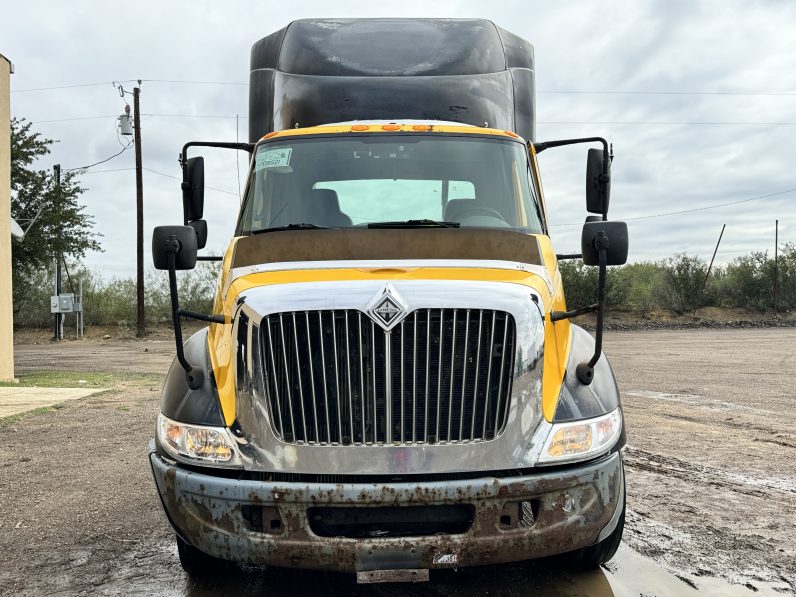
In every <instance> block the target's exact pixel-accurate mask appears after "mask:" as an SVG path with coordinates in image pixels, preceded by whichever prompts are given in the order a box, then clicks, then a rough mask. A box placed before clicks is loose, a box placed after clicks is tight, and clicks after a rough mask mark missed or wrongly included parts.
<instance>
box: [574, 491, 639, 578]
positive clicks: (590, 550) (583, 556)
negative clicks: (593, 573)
mask: <svg viewBox="0 0 796 597" xmlns="http://www.w3.org/2000/svg"><path fill="white" fill-rule="evenodd" d="M624 528H625V500H622V514H620V515H619V522H617V524H616V528H615V529H614V531H613V533H611V534H610V535H608V536H607V537H606V538H605V539H603V540H602V541H600V542H599V543H595V544H594V545H590V546H589V547H584V548H582V549H579V550H577V551H576V552H574V553H573V554H571V555H572V556H573V557H572V558H571V560H570V561H571V562H572V565H573V567H574V568H577V569H579V570H592V569H594V568H597V567H599V566H600V565H601V564H605V563H606V562H607V561H608V560H610V559H611V558H612V557H614V554H615V553H616V550H617V549H619V544H620V543H621V542H622V531H623V530H624Z"/></svg>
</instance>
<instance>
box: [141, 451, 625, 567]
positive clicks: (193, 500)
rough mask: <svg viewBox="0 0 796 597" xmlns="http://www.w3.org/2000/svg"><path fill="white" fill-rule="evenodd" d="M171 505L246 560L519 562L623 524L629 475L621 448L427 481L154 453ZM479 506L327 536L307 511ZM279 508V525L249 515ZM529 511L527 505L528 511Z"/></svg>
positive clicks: (176, 515) (207, 545)
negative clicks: (450, 523) (455, 520)
mask: <svg viewBox="0 0 796 597" xmlns="http://www.w3.org/2000/svg"><path fill="white" fill-rule="evenodd" d="M150 462H151V464H152V471H153V474H154V477H155V482H156V484H157V487H158V491H159V493H160V496H161V499H162V502H163V507H164V509H165V510H166V513H167V515H168V517H169V519H170V521H171V523H172V525H173V526H174V527H175V529H176V530H177V532H178V533H179V534H180V535H181V536H182V537H184V538H185V539H186V540H187V541H188V542H190V543H191V544H192V545H194V546H195V547H197V548H199V549H200V550H202V551H204V552H206V553H208V554H210V555H213V556H216V557H219V558H224V559H228V560H236V561H240V562H249V563H259V564H267V565H272V566H286V567H294V568H310V569H323V570H337V571H341V572H357V571H369V570H384V569H398V568H418V569H423V568H425V569H433V568H451V567H458V566H471V565H480V564H494V563H501V562H511V561H519V560H525V559H531V558H537V557H543V556H548V555H553V554H557V553H563V552H566V551H571V550H574V549H578V548H580V547H585V546H588V545H591V544H593V543H595V542H596V541H597V540H598V537H599V536H600V535H601V533H602V535H603V536H605V535H606V534H607V533H608V532H610V531H611V530H613V529H612V528H609V527H610V526H611V525H615V524H616V518H615V517H614V513H615V512H616V510H617V507H621V506H622V500H623V495H624V487H623V485H624V478H623V472H622V460H621V456H620V454H613V455H611V456H608V457H606V458H603V459H601V460H599V461H597V462H593V463H590V464H586V465H581V466H577V465H574V466H572V467H568V468H567V469H564V470H558V471H552V472H544V471H541V470H540V472H539V473H536V474H533V475H529V476H524V477H512V478H493V477H487V478H482V479H476V480H466V481H440V482H422V483H419V482H418V483H406V482H402V483H386V484H385V483H372V484H369V483H339V484H335V483H282V482H265V481H251V480H236V479H228V478H223V477H218V476H214V475H212V474H203V473H198V472H194V471H190V470H186V469H185V468H182V467H180V466H179V465H173V464H170V463H168V462H166V461H165V460H164V459H163V458H161V457H160V456H159V455H158V454H157V453H155V452H152V453H150ZM522 502H526V503H532V504H533V505H534V512H533V515H532V517H531V520H524V521H522V523H521V524H517V525H516V526H514V527H513V528H506V525H505V524H503V525H502V524H501V515H503V514H504V513H505V511H506V510H505V506H506V504H513V503H518V504H519V505H520V508H522V506H521V504H522ZM443 504H471V505H472V506H473V507H474V509H475V510H474V518H473V522H472V525H471V526H470V528H469V530H467V531H466V532H464V533H461V534H455V535H430V536H421V537H374V538H346V537H321V536H318V535H316V534H315V533H313V532H312V530H311V528H310V521H309V518H308V514H307V511H308V509H309V508H312V507H318V506H326V507H333V506H357V507H363V508H364V507H375V506H381V507H384V506H396V507H398V506H429V505H443ZM251 507H266V508H268V510H269V511H271V512H274V511H275V512H278V515H279V517H280V519H281V524H280V526H279V530H278V532H273V530H270V532H263V531H262V530H260V529H256V528H254V527H253V526H252V524H251V519H250V517H248V516H244V510H245V509H247V508H251ZM520 511H522V510H520Z"/></svg>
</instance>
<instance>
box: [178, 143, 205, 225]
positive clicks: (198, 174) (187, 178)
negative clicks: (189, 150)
mask: <svg viewBox="0 0 796 597" xmlns="http://www.w3.org/2000/svg"><path fill="white" fill-rule="evenodd" d="M204 209H205V159H204V158H203V157H195V158H190V159H189V160H188V161H187V162H186V164H185V167H184V169H183V174H182V210H183V213H184V214H185V221H186V223H187V222H192V221H193V220H201V219H202V214H203V213H204Z"/></svg>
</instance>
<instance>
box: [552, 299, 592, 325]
mask: <svg viewBox="0 0 796 597" xmlns="http://www.w3.org/2000/svg"><path fill="white" fill-rule="evenodd" d="M599 308H600V305H599V304H597V303H595V304H593V305H587V306H585V307H579V308H578V309H572V310H571V311H552V312H551V313H550V321H551V322H552V323H555V322H556V321H561V320H562V319H571V318H573V317H579V316H581V315H586V313H594V312H595V311H597V310H598V309H599Z"/></svg>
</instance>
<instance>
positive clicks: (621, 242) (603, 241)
mask: <svg viewBox="0 0 796 597" xmlns="http://www.w3.org/2000/svg"><path fill="white" fill-rule="evenodd" d="M601 248H604V249H605V250H606V251H605V265H624V264H625V263H626V262H627V249H628V236H627V224H626V223H625V222H588V221H587V222H586V223H585V224H584V225H583V232H582V233H581V236H580V249H581V253H582V254H583V263H584V264H585V265H600V249H601Z"/></svg>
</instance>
